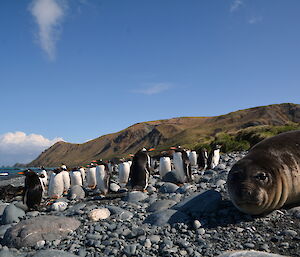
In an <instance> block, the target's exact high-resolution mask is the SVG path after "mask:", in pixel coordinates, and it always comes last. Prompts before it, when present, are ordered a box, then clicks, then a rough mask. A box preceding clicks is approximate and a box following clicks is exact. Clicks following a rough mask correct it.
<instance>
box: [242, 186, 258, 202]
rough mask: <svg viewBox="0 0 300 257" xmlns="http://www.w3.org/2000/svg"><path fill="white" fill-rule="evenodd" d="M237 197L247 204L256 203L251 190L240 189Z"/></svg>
mask: <svg viewBox="0 0 300 257" xmlns="http://www.w3.org/2000/svg"><path fill="white" fill-rule="evenodd" d="M239 195H240V197H241V199H242V200H244V201H248V202H255V201H256V198H257V197H256V193H255V191H254V190H253V189H252V188H242V189H241V190H240V192H239Z"/></svg>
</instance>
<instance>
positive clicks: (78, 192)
mask: <svg viewBox="0 0 300 257" xmlns="http://www.w3.org/2000/svg"><path fill="white" fill-rule="evenodd" d="M84 198H85V192H84V190H83V188H82V186H79V185H75V186H72V187H71V188H70V190H69V193H68V199H69V200H79V199H84Z"/></svg>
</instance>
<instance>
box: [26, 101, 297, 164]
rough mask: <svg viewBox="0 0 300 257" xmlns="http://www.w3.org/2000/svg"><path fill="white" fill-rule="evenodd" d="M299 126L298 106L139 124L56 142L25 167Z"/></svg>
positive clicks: (81, 161)
mask: <svg viewBox="0 0 300 257" xmlns="http://www.w3.org/2000/svg"><path fill="white" fill-rule="evenodd" d="M299 122H300V105H296V104H279V105H269V106H261V107H255V108H250V109H246V110H240V111H236V112H232V113H228V114H226V115H221V116H216V117H180V118H173V119H167V120H158V121H149V122H142V123H137V124H135V125H132V126H130V127H128V128H127V129H124V130H122V131H120V132H117V133H113V134H108V135H104V136H101V137H99V138H96V139H94V140H91V141H89V142H86V143H84V144H70V143H65V142H58V143H56V144H55V145H53V146H52V147H50V148H49V149H47V150H46V151H44V152H43V153H42V154H41V155H40V156H39V157H38V158H37V159H36V160H34V161H33V162H31V163H30V164H28V165H31V166H38V165H45V166H56V165H59V164H60V163H61V162H64V163H66V164H67V165H69V166H75V165H83V164H86V163H88V162H90V161H91V160H93V159H100V158H103V159H110V158H113V157H122V156H128V154H130V153H134V152H136V151H137V150H138V149H140V148H142V147H156V149H158V150H163V149H166V148H168V147H170V146H174V145H183V146H187V147H190V148H197V147H199V146H200V145H202V144H205V143H206V144H208V143H210V142H212V141H214V140H218V136H219V137H220V136H222V133H223V134H224V133H225V134H231V137H232V138H231V139H232V140H237V141H238V140H240V141H243V140H245V138H242V139H241V138H238V137H237V134H238V133H241V131H243V130H245V131H247V129H248V130H251V129H253V128H254V127H256V128H260V127H264V126H271V127H273V126H276V127H277V126H283V125H286V124H294V125H295V124H296V125H297V124H298V123H299ZM296 125H295V126H296ZM273 132H274V131H273ZM261 133H263V132H261ZM264 133H267V132H266V131H265V132H264ZM268 133H269V134H270V133H271V132H268ZM219 139H220V138H219Z"/></svg>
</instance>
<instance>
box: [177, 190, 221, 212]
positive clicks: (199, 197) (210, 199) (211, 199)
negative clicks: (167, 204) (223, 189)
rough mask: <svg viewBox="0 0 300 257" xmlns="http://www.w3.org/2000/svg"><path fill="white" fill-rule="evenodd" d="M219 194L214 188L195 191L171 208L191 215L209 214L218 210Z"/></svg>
mask: <svg viewBox="0 0 300 257" xmlns="http://www.w3.org/2000/svg"><path fill="white" fill-rule="evenodd" d="M221 200H222V197H221V194H220V193H219V192H217V191H214V190H209V191H206V192H204V193H197V194H194V195H192V196H191V197H188V198H186V199H184V200H183V201H181V202H179V203H178V204H176V205H174V206H173V207H172V209H174V210H178V211H181V212H184V213H186V214H188V215H191V216H193V217H198V216H199V215H203V214H209V213H212V212H215V211H217V210H218V208H219V205H220V203H221Z"/></svg>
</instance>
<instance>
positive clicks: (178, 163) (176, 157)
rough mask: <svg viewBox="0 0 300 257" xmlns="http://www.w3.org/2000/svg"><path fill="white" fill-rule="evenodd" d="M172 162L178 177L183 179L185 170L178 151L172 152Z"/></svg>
mask: <svg viewBox="0 0 300 257" xmlns="http://www.w3.org/2000/svg"><path fill="white" fill-rule="evenodd" d="M173 162H174V166H175V172H176V173H177V175H178V177H180V178H181V179H182V181H185V177H186V175H185V172H184V169H183V161H182V154H181V153H180V152H176V153H174V154H173Z"/></svg>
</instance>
